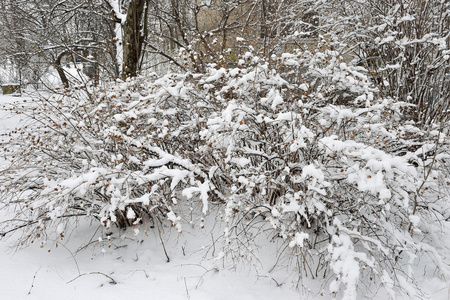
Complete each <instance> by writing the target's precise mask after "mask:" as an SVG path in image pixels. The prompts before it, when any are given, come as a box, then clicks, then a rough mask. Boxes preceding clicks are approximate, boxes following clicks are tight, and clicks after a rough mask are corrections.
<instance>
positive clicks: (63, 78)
mask: <svg viewBox="0 0 450 300" xmlns="http://www.w3.org/2000/svg"><path fill="white" fill-rule="evenodd" d="M66 54H67V51H65V52H62V53H61V54H59V55H58V57H57V58H56V60H55V63H54V67H55V69H56V72H58V75H59V78H60V79H61V82H62V84H63V85H64V87H65V88H68V87H69V79H67V76H66V73H65V72H64V69H63V67H62V66H61V59H62V58H63V56H64V55H66Z"/></svg>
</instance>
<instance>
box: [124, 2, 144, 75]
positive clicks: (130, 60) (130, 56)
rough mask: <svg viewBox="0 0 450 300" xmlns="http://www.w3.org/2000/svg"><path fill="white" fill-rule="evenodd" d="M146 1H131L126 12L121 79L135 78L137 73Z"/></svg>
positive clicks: (142, 40) (142, 39) (142, 41)
mask: <svg viewBox="0 0 450 300" xmlns="http://www.w3.org/2000/svg"><path fill="white" fill-rule="evenodd" d="M148 2H149V1H148V0H133V1H131V2H130V5H129V6H128V11H127V18H126V21H125V24H123V74H122V77H123V78H127V77H135V76H137V73H138V71H139V60H140V58H141V55H142V45H143V43H144V39H145V32H146V30H145V28H142V27H143V26H144V24H145V22H144V20H145V19H146V17H147V16H146V13H147V11H148V10H146V9H145V7H146V4H147V5H148Z"/></svg>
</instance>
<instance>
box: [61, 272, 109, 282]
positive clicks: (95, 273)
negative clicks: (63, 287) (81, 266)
mask: <svg viewBox="0 0 450 300" xmlns="http://www.w3.org/2000/svg"><path fill="white" fill-rule="evenodd" d="M86 275H103V276H105V277H107V278H108V279H109V280H111V281H110V282H109V283H110V284H117V281H115V280H114V278H112V277H111V276H109V275H106V274H105V273H102V272H89V273H83V274H80V275H78V276H77V277H75V278H74V279H72V280H70V281H68V282H67V284H69V283H71V282H73V281H75V280H77V279H78V278H80V277H82V276H86Z"/></svg>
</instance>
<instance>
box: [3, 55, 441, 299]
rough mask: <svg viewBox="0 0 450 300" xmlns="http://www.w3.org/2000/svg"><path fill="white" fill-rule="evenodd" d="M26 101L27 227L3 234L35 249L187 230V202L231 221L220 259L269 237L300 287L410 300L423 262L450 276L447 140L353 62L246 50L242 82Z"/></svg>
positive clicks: (13, 178) (17, 156) (13, 145)
mask: <svg viewBox="0 0 450 300" xmlns="http://www.w3.org/2000/svg"><path fill="white" fill-rule="evenodd" d="M24 101H26V103H21V104H20V105H16V106H15V107H14V108H12V111H13V112H15V113H19V114H24V115H25V116H26V117H27V120H28V123H27V124H25V125H24V127H22V128H20V129H18V130H17V132H14V133H11V135H12V140H11V141H10V142H9V144H8V145H4V147H3V148H4V149H3V150H2V151H3V152H2V155H4V156H6V157H7V158H8V159H9V160H10V161H11V164H10V166H9V167H8V168H7V169H6V170H4V171H3V172H2V174H1V177H0V180H1V183H2V186H3V188H2V191H1V192H2V204H3V205H5V206H10V207H12V208H13V209H14V211H15V212H16V214H17V216H16V217H15V218H14V219H12V220H9V221H7V222H4V223H3V230H2V232H3V234H6V233H8V232H11V231H14V230H16V229H23V232H24V234H23V236H22V238H21V242H22V243H26V242H30V241H33V240H37V241H39V242H41V243H43V244H44V243H46V241H47V236H48V235H50V234H51V233H53V232H56V234H57V235H59V236H61V237H63V236H64V234H66V233H67V232H69V231H71V230H73V229H74V227H76V226H77V222H80V221H81V220H85V219H86V218H87V220H97V221H98V222H99V223H100V224H102V225H104V226H105V229H106V230H109V228H110V227H111V226H114V225H115V226H118V227H120V228H126V227H129V226H137V225H139V224H142V226H143V228H144V230H147V229H148V228H149V227H151V226H153V224H155V223H156V224H160V223H161V222H165V221H167V222H170V223H171V224H172V225H173V226H174V227H175V228H176V229H177V230H178V231H181V230H183V222H184V221H183V220H188V219H190V218H189V217H188V216H187V215H186V213H185V211H184V210H183V209H181V208H180V206H182V205H177V204H179V203H184V202H187V201H190V203H191V205H192V206H195V207H196V208H197V209H198V210H201V211H202V213H203V214H208V213H209V211H210V208H211V206H213V205H214V207H218V208H219V211H220V213H219V215H218V218H217V220H216V222H223V223H222V224H223V225H222V226H223V227H224V228H225V230H224V233H223V235H222V237H221V241H222V245H223V251H222V253H223V255H221V256H220V258H223V259H225V260H226V259H227V258H228V257H230V258H232V259H235V258H248V257H249V256H252V255H253V249H255V247H256V246H258V245H257V243H260V242H261V237H267V241H266V243H269V242H271V241H279V243H281V244H283V245H284V246H283V247H282V248H280V249H283V250H280V251H279V253H277V256H278V257H279V258H286V257H288V258H291V259H294V258H295V259H296V260H297V261H299V262H300V265H299V266H298V270H297V271H298V276H300V277H301V276H308V277H312V278H316V277H321V278H325V279H324V280H323V282H327V283H329V282H331V284H329V287H330V290H331V292H332V293H342V295H343V297H344V299H356V293H357V291H358V288H359V287H360V284H359V283H360V281H361V280H362V279H363V278H370V279H371V280H372V281H373V282H374V284H375V285H377V286H378V285H380V284H382V285H383V286H384V287H385V288H386V289H387V290H388V291H389V293H391V295H395V293H396V292H398V291H401V292H403V293H405V292H406V293H410V295H411V296H412V295H413V294H414V291H415V290H414V289H411V288H410V285H411V286H414V274H412V273H411V269H412V268H411V267H412V265H413V264H414V263H415V260H416V258H419V257H420V255H421V254H424V253H427V254H429V255H430V256H431V257H432V260H433V262H434V263H435V266H436V268H437V271H438V273H439V274H440V275H442V276H446V278H448V276H449V275H450V270H449V267H448V263H449V262H448V261H446V257H448V254H449V249H448V246H447V245H446V244H445V243H444V242H443V241H444V239H442V238H441V237H442V236H445V234H446V233H448V225H449V224H448V218H449V216H448V212H446V211H447V210H448V208H449V207H448V206H449V204H448V203H449V190H448V185H449V184H450V179H449V178H448V176H449V175H448V174H449V172H448V170H449V163H448V159H449V156H450V153H449V141H448V130H449V128H448V126H447V125H445V124H444V123H442V124H431V125H430V126H429V127H426V128H424V127H420V128H419V127H416V126H415V123H414V122H412V121H411V122H405V121H404V118H403V117H402V111H403V108H404V107H406V106H408V105H409V104H407V103H402V102H396V101H394V100H393V99H391V98H381V97H380V95H379V94H378V90H377V88H376V87H375V86H374V85H373V84H372V83H371V81H370V80H369V78H368V75H367V71H366V70H365V69H364V68H362V67H358V66H355V65H352V64H351V63H349V62H345V61H344V60H343V59H342V57H340V55H339V53H336V52H333V51H327V52H324V53H322V52H317V53H315V54H312V53H309V52H299V53H296V54H283V55H281V56H279V57H276V56H273V57H271V60H270V62H269V61H264V60H262V59H260V58H258V57H255V56H254V55H252V53H250V52H248V53H246V54H245V55H244V56H243V57H242V58H241V59H240V61H239V67H237V68H234V69H225V68H219V67H216V66H214V65H211V66H210V68H209V69H208V70H207V72H206V73H205V74H191V73H186V74H174V73H171V74H167V75H164V76H156V75H154V76H150V77H148V78H139V79H135V80H130V81H127V82H117V83H116V84H115V85H112V86H111V87H110V88H108V89H106V90H101V89H99V88H78V89H77V88H75V89H72V90H65V91H62V92H61V93H60V94H51V95H41V96H40V97H34V98H33V99H32V100H24ZM30 102H31V103H30ZM8 138H9V137H8ZM158 226H159V225H158ZM136 228H138V227H136ZM256 241H258V242H256ZM365 282H369V281H365Z"/></svg>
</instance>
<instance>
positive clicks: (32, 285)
mask: <svg viewBox="0 0 450 300" xmlns="http://www.w3.org/2000/svg"><path fill="white" fill-rule="evenodd" d="M40 269H41V267H39V269H37V271H36V273H34V276H33V281H32V282H31V287H30V290H29V291H28V295H31V289H32V288H33V287H34V280H35V279H36V275H37V273H38V272H39V270H40Z"/></svg>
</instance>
